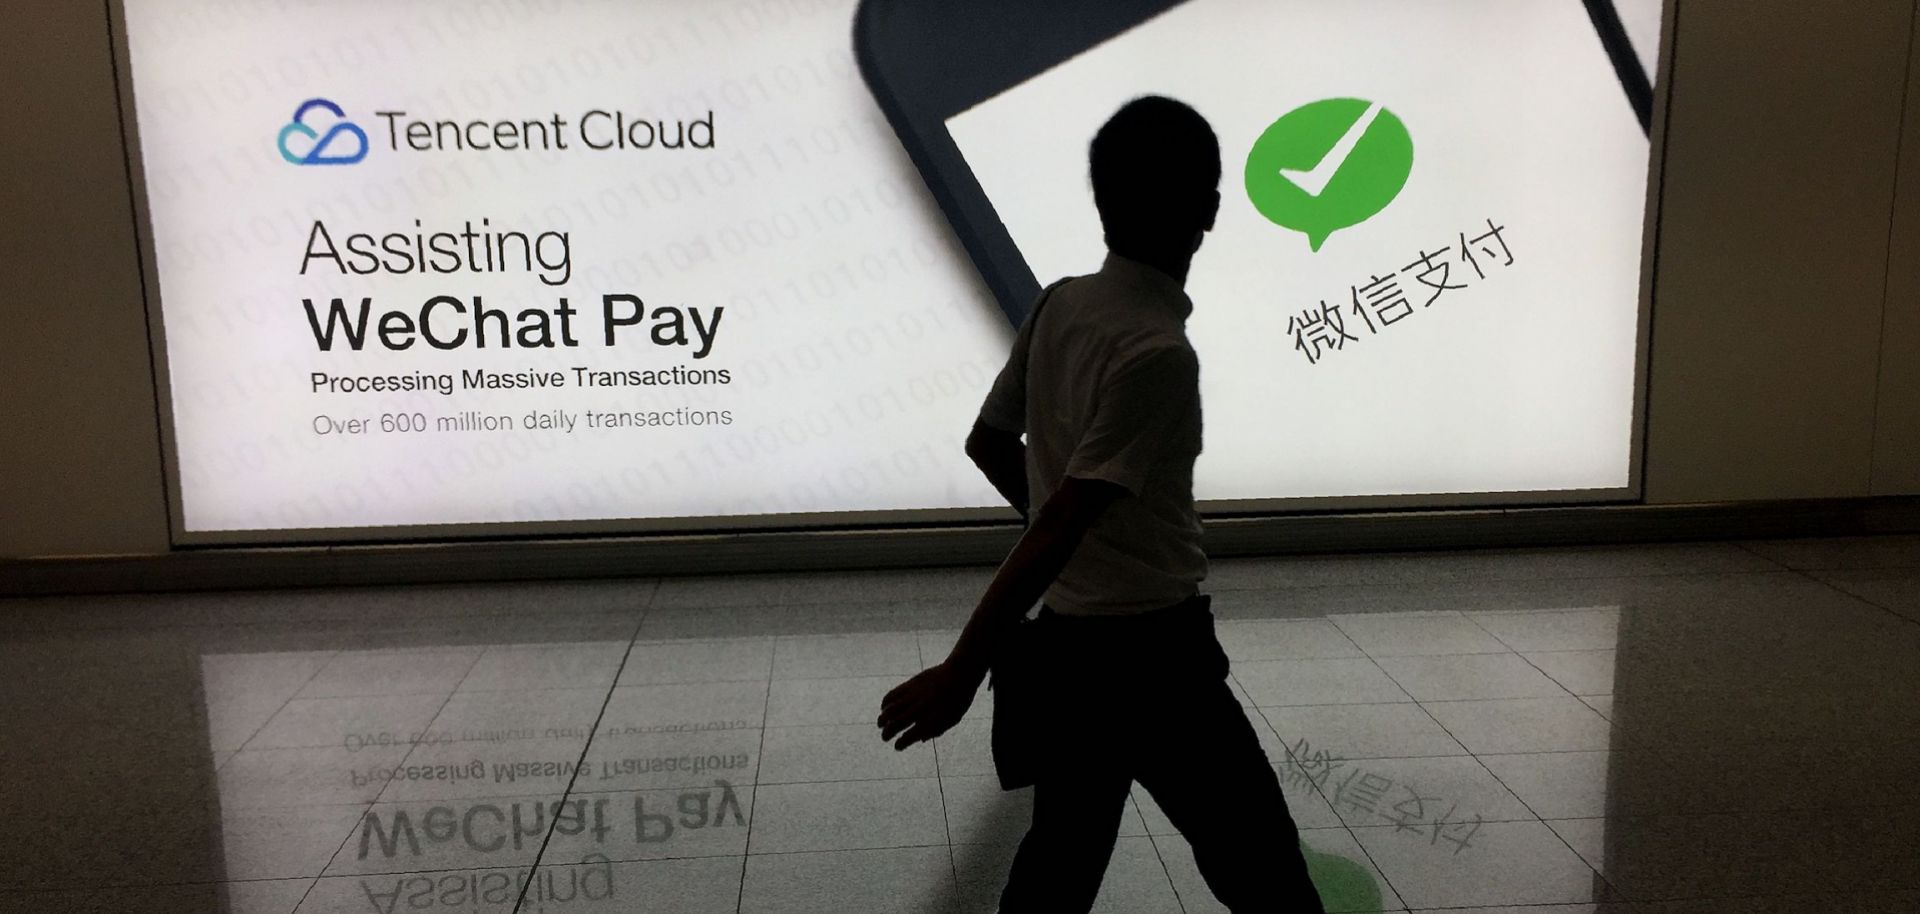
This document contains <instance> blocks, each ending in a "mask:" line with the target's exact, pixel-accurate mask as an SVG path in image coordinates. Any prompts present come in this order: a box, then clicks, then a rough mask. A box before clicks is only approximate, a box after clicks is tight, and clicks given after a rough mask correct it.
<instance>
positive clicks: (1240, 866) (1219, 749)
mask: <svg viewBox="0 0 1920 914" xmlns="http://www.w3.org/2000/svg"><path fill="white" fill-rule="evenodd" d="M1181 710H1182V715H1181V716H1182V718H1183V719H1184V720H1185V721H1186V722H1187V723H1185V724H1183V725H1182V726H1180V728H1179V729H1178V730H1170V731H1169V732H1168V733H1167V736H1166V738H1165V739H1164V740H1162V741H1160V743H1159V744H1158V746H1157V747H1156V749H1155V750H1154V751H1153V752H1151V753H1148V754H1147V757H1146V758H1145V759H1144V760H1142V761H1141V765H1142V767H1141V769H1140V774H1139V778H1140V785H1141V786H1142V787H1145V788H1146V789H1147V792H1148V793H1150V794H1152V795H1153V799H1154V801H1155V802H1157V803H1159V804H1160V809H1161V811H1162V812H1165V813H1166V814H1167V819H1168V820H1169V821H1171V822H1172V823H1173V826H1174V827H1175V828H1177V829H1179V830H1180V834H1182V835H1184V836H1185V837H1186V839H1187V843H1188V844H1190V845H1192V846H1193V859H1194V863H1196V864H1198V866H1199V869H1200V875H1201V877H1202V878H1204V879H1206V881H1207V887H1208V888H1210V889H1212V890H1213V895H1214V897H1215V898H1217V899H1219V900H1220V903H1221V904H1223V905H1226V906H1227V910H1229V911H1232V912H1233V914H1255V912H1258V914H1275V912H1287V914H1293V912H1301V914H1320V912H1321V911H1322V910H1323V909H1322V908H1321V905H1320V895H1319V893H1318V892H1316V891H1315V890H1314V887H1313V881H1312V880H1311V879H1310V878H1309V877H1308V875H1307V863H1306V860H1305V858H1304V857H1303V856H1302V855H1301V853H1300V835H1299V832H1298V831H1297V830H1296V829H1295V828H1294V825H1293V817H1292V816H1291V815H1290V814H1289V813H1288V812H1287V801H1286V798H1285V797H1284V796H1282V795H1281V793H1280V779H1279V778H1278V777H1277V776H1275V774H1274V771H1273V768H1272V766H1271V765H1269V764H1268V762H1267V756H1266V753H1265V751H1263V750H1262V749H1261V748H1260V739H1259V737H1258V736H1257V735H1256V734H1255V732H1254V729H1253V725H1252V724H1251V723H1249V722H1248V720H1247V714H1246V712H1244V711H1242V710H1241V709H1240V706H1239V703H1238V702H1236V701H1234V698H1233V693H1232V692H1231V691H1230V690H1229V689H1228V687H1227V684H1226V683H1225V682H1224V681H1215V682H1210V683H1206V684H1205V685H1204V686H1203V687H1201V688H1199V689H1198V695H1197V697H1195V698H1194V699H1193V700H1192V702H1191V703H1190V704H1189V703H1185V702H1183V703H1182V704H1181Z"/></svg>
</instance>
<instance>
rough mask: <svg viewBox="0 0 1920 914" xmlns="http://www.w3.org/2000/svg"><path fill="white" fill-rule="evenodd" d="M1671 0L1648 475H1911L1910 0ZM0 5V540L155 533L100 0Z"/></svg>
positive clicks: (1694, 485) (1716, 490) (143, 375)
mask: <svg viewBox="0 0 1920 914" xmlns="http://www.w3.org/2000/svg"><path fill="white" fill-rule="evenodd" d="M1677 19H1678V22H1677V27H1676V31H1675V35H1674V45H1675V58H1674V60H1675V63H1674V67H1673V73H1672V75H1673V86H1674V90H1673V97H1672V119H1671V123H1670V132H1669V134H1668V143H1669V145H1668V149H1669V151H1668V158H1667V170H1666V181H1665V187H1664V197H1665V200H1664V207H1665V209H1664V214H1665V221H1664V224H1663V227H1662V232H1661V235H1660V244H1659V269H1658V273H1657V276H1656V298H1655V306H1654V320H1653V337H1652V349H1651V355H1650V359H1651V361H1650V380H1649V383H1650V386H1649V402H1648V429H1647V449H1648V450H1647V463H1646V486H1647V496H1648V499H1649V500H1650V501H1655V502H1663V503H1681V502H1693V501H1713V500H1747V499H1771V498H1805V497H1820V496H1853V495H1867V494H1869V493H1875V494H1890V493H1898V492H1905V493H1920V358H1917V357H1920V273H1917V272H1916V269H1917V268H1916V264H1920V214H1917V213H1916V207H1920V91H1912V92H1909V91H1908V84H1909V79H1910V74H1909V70H1910V67H1909V63H1910V57H1911V55H1912V50H1913V49H1912V46H1911V45H1912V41H1911V36H1912V35H1913V34H1914V30H1915V26H1916V23H1915V0H1847V2H1844V3H1843V2H1809V0H1680V8H1679V11H1678V14H1677ZM22 23H24V24H25V27H24V28H22V27H21V25H22ZM10 25H11V26H12V27H11V28H9V29H6V30H0V118H4V120H0V123H5V124H9V125H33V129H32V130H21V129H19V128H18V127H17V126H16V127H15V128H14V129H13V131H12V132H11V133H10V135H9V141H8V142H7V143H5V144H0V194H3V196H0V199H4V201H5V206H4V208H0V245H3V246H0V251H4V252H5V258H4V260H0V262H3V263H5V267H4V269H0V307H3V308H5V313H6V316H7V319H8V320H9V321H10V322H11V326H10V327H9V332H6V333H0V381H3V382H4V385H5V386H4V391H5V393H4V399H0V423H3V424H0V429H4V431H0V556H22V555H44V554H97V553H129V552H133V553H138V552H156V551H162V550H164V549H166V548H167V521H166V508H165V497H164V489H163V486H162V482H161V472H160V466H159V447H158V443H157V434H158V433H157V429H156V428H155V420H154V413H153V406H154V402H153V389H152V380H151V369H150V364H151V363H150V358H149V355H148V351H147V332H146V325H145V317H144V312H143V310H142V305H141V300H140V277H139V270H138V264H137V254H136V249H135V244H134V237H133V234H132V228H131V226H132V219H131V216H130V203H129V200H128V194H127V186H126V174H125V169H124V165H123V162H122V159H121V153H120V139H119V126H118V114H117V112H116V106H115V100H114V99H115V96H114V89H113V81H112V64H111V54H110V51H109V42H108V36H107V28H106V20H105V14H104V12H103V5H102V4H99V3H73V2H71V0H23V2H17V3H15V4H13V6H12V9H11V22H10ZM1916 88H1920V87H1916ZM1903 107H1904V108H1905V110H1904V111H1903ZM1903 115H1904V118H1903ZM1903 125H1904V126H1903ZM1903 131H1904V135H1905V137H1906V142H1905V147H1904V151H1903V150H1902V148H1901V136H1902V133H1903ZM1896 184H1898V185H1899V187H1900V189H1901V191H1902V193H1901V197H1900V199H1901V206H1900V212H1899V216H1898V218H1897V219H1895V218H1892V216H1893V213H1894V211H1895V205H1894V200H1895V187H1896ZM1890 254H1891V259H1890ZM1890 263H1891V264H1892V267H1893V268H1892V269H1891V270H1889V264H1890ZM1883 324H1884V327H1885V331H1884V333H1883V331H1882V326H1883Z"/></svg>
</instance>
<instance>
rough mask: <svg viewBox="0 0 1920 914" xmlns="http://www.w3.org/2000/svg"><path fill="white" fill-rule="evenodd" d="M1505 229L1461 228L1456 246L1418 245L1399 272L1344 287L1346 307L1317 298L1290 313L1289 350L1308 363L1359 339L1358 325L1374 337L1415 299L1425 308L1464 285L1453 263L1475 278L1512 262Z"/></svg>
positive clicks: (1409, 309)
mask: <svg viewBox="0 0 1920 914" xmlns="http://www.w3.org/2000/svg"><path fill="white" fill-rule="evenodd" d="M1506 231H1507V229H1506V226H1503V225H1494V224H1493V220H1491V219H1489V220H1487V232H1486V234H1483V235H1480V236H1479V237H1476V238H1468V237H1467V233H1466V232H1461V233H1460V240H1459V244H1458V246H1457V247H1456V246H1455V245H1446V246H1444V247H1442V248H1440V249H1439V250H1436V251H1433V252H1432V253H1428V252H1427V251H1426V249H1424V248H1423V249H1421V251H1420V256H1419V257H1417V258H1415V259H1414V261H1413V262H1412V263H1409V264H1407V265H1406V266H1404V267H1401V268H1400V269H1399V270H1396V271H1393V272H1391V273H1389V274H1388V275H1386V276H1384V277H1382V276H1373V277H1371V278H1370V279H1369V280H1368V282H1367V283H1366V284H1365V285H1355V286H1351V287H1349V290H1350V292H1351V298H1352V302H1353V304H1352V307H1351V308H1347V307H1345V306H1341V305H1329V304H1327V302H1326V300H1325V299H1322V300H1321V301H1320V307H1318V308H1306V309H1303V310H1302V311H1301V312H1300V313H1299V314H1297V315H1292V316H1289V317H1288V318H1287V333H1288V334H1289V335H1291V336H1292V337H1293V348H1295V349H1297V350H1299V351H1300V352H1301V353H1302V354H1303V355H1305V356H1306V357H1307V362H1308V364H1313V365H1317V364H1319V363H1320V360H1321V359H1323V358H1325V357H1326V355H1327V353H1328V352H1333V351H1339V350H1342V349H1345V348H1346V347H1347V344H1348V343H1357V342H1359V341H1360V337H1359V336H1357V335H1355V332H1357V331H1358V330H1360V329H1361V328H1362V327H1364V328H1365V330H1366V332H1367V334H1368V335H1370V336H1373V335H1378V334H1380V333H1383V332H1385V331H1386V329H1387V328H1388V327H1391V326H1393V325H1394V324H1397V323H1399V322H1400V321H1402V320H1404V319H1406V318H1407V317H1408V316H1410V315H1412V314H1413V313H1414V311H1415V310H1416V309H1415V307H1414V302H1415V301H1416V300H1419V301H1420V306H1419V307H1420V308H1421V309H1425V308H1429V307H1432V306H1433V303H1434V302H1436V301H1439V300H1440V297H1441V296H1442V295H1445V294H1446V293H1448V292H1451V291H1453V290H1456V289H1465V288H1467V283H1468V278H1467V272H1466V270H1465V269H1462V270H1461V271H1460V273H1459V275H1457V276H1456V275H1455V273H1454V269H1453V268H1454V266H1455V264H1456V263H1459V264H1462V265H1464V267H1467V268H1471V269H1472V272H1473V276H1474V277H1475V279H1474V280H1473V281H1476V282H1477V281H1479V280H1484V279H1486V278H1487V271H1488V270H1490V269H1496V268H1504V267H1510V266H1512V265H1513V249H1512V248H1510V247H1508V246H1507V239H1506ZM1456 251H1458V254H1455V252H1456ZM1456 257H1457V260H1456V259H1455V258H1456ZM1401 277H1410V278H1411V279H1412V285H1411V286H1406V285H1403V284H1402V283H1401ZM1409 288H1411V290H1412V293H1411V294H1409V291H1408V290H1409ZM1349 314H1351V316H1352V317H1356V318H1359V325H1358V326H1354V332H1350V331H1349V330H1348V329H1347V328H1348V326H1349V325H1350V322H1349V320H1348V316H1349Z"/></svg>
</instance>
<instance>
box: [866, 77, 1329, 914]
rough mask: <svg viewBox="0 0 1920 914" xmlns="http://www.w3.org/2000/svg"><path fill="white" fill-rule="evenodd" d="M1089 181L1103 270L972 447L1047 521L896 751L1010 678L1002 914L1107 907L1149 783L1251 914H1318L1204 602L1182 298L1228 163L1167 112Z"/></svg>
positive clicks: (1211, 878) (1032, 330) (1032, 345)
mask: <svg viewBox="0 0 1920 914" xmlns="http://www.w3.org/2000/svg"><path fill="white" fill-rule="evenodd" d="M1089 158H1090V160H1091V163H1090V164H1091V169H1090V170H1091V173H1092V178H1093V196H1094V203H1095V205H1096V207H1097V208H1098V209H1099V211H1100V221H1101V223H1102V225H1103V226H1104V227H1105V230H1106V241H1107V248H1108V255H1107V259H1106V262H1105V263H1104V264H1103V265H1102V266H1101V268H1100V271H1099V272H1098V273H1094V274H1092V275H1089V276H1082V277H1078V278H1075V279H1071V280H1067V281H1065V282H1063V283H1061V284H1058V285H1056V286H1054V287H1053V288H1051V289H1049V290H1048V292H1047V293H1046V294H1045V295H1044V296H1043V298H1042V301H1041V302H1040V303H1039V304H1037V305H1036V306H1035V309H1034V313H1033V315H1032V316H1030V317H1029V318H1028V319H1027V321H1026V323H1025V324H1023V325H1022V326H1021V328H1020V332H1019V334H1018V335H1017V336H1016V338H1015V341H1014V347H1013V353H1012V356H1011V357H1010V358H1009V359H1008V360H1007V366H1006V368H1004V369H1003V370H1002V371H1001V372H1000V376H999V377H998V378H997V379H996V380H995V381H994V384H993V389H992V391H991V392H990V393H989V394H988V395H987V400H986V403H985V405H984V406H982V408H981V410H980V418H979V420H978V421H977V422H976V423H975V424H974V428H973V432H972V434H971V435H969V436H968V438H967V453H968V455H969V456H971V457H972V458H973V461H974V463H976V464H978V465H979V467H980V469H981V471H982V472H983V473H985V474H986V476H987V478H988V479H989V480H991V481H992V482H993V485H994V487H995V488H996V489H998V490H999V491H1000V492H1001V494H1002V495H1004V496H1006V498H1007V500H1008V501H1009V502H1011V503H1012V504H1013V506H1014V507H1015V508H1017V509H1019V510H1020V511H1021V513H1022V514H1023V515H1025V514H1027V513H1028V506H1029V505H1031V504H1038V505H1039V509H1038V510H1037V511H1036V512H1033V513H1032V514H1031V515H1030V517H1029V521H1030V522H1029V524H1028V527H1027V531H1026V534H1025V535H1024V536H1022V537H1021V538H1020V542H1019V544H1018V545H1017V546H1015V547H1014V550H1013V552H1012V553H1011V554H1010V555H1008V557H1007V560H1006V562H1005V563H1004V564H1002V565H1001V566H1000V570H999V572H998V573H997V574H995V575H994V578H993V583H992V584H990V585H989V586H988V587H987V592H986V595H985V596H983V597H982V598H981V600H980V604H979V607H978V608H977V609H975V610H974V613H973V617H972V618H971V619H970V620H969V621H968V623H967V626H966V629H965V630H964V631H963V632H962V633H961V635H960V638H959V640H958V641H957V642H956V643H955V645H954V647H953V651H952V653H951V654H949V655H948V657H947V659H946V660H945V661H944V662H942V663H940V664H939V665H937V666H934V667H933V668H931V669H928V670H926V671H925V672H922V673H920V674H919V675H917V676H914V677H913V678H911V679H909V680H907V681H906V682H905V683H902V684H901V685H900V686H899V687H897V688H895V689H894V690H893V691H892V692H889V693H888V694H887V696H886V698H885V699H884V701H883V703H882V707H881V714H880V727H881V733H882V736H883V737H884V738H886V739H889V740H891V739H893V738H894V737H896V736H899V737H900V739H899V742H898V743H897V745H898V746H899V747H900V748H905V747H907V746H909V745H912V744H913V743H916V742H919V741H921V740H925V739H931V738H934V737H936V736H939V735H940V734H942V733H944V732H946V731H947V730H948V729H949V728H951V727H952V726H953V725H954V724H955V723H958V722H959V720H960V719H961V717H962V716H963V715H965V713H966V710H967V708H968V706H970V705H971V704H972V703H973V697H974V693H975V692H976V691H977V690H978V688H979V686H980V683H981V681H982V680H983V679H984V678H985V677H986V675H987V673H988V670H989V668H991V669H992V670H993V672H994V688H995V693H994V694H995V708H994V715H995V721H994V738H993V741H994V758H995V763H996V765H997V767H998V768H999V771H1000V775H1001V781H1002V784H1003V785H1005V786H1008V787H1015V786H1021V785H1023V784H1024V783H1029V782H1031V783H1033V784H1034V793H1033V826H1032V828H1031V829H1030V830H1029V831H1028V832H1027V836H1026V838H1025V840H1023V841H1022V842H1021V844H1020V850H1019V853H1018V855H1017V856H1016V857H1015V858H1014V862H1013V872H1012V873H1011V875H1010V876H1009V878H1008V881H1007V887H1006V890H1005V892H1004V893H1002V895H1001V899H1000V910H1001V912H1002V914H1073V912H1084V911H1087V910H1088V909H1089V908H1091V907H1092V905H1093V901H1094V897H1095V896H1096V895H1097V894H1098V892H1099V889H1100V880H1101V877H1102V876H1103V874H1104V873H1105V871H1106V867H1107V860H1108V858H1109V857H1110V856H1111V855H1112V852H1113V847H1114V839H1115V836H1116V834H1117V833H1118V830H1119V826H1120V817H1121V814H1122V812H1123V811H1124V808H1125V804H1126V799H1127V793H1128V791H1129V789H1130V788H1131V786H1132V784H1133V782H1135V781H1138V782H1139V783H1140V784H1141V785H1142V786H1143V787H1145V788H1146V789H1147V791H1148V792H1149V793H1151V794H1152V795H1153V797H1154V799H1155V800H1156V801H1157V802H1158V803H1159V804H1160V808H1161V809H1162V810H1163V811H1165V812H1166V814H1167V818H1168V819H1170V820H1171V821H1172V822H1173V824H1174V826H1175V827H1177V828H1179V829H1180V832H1181V834H1183V835H1185V836H1186V838H1187V841H1188V842H1189V843H1190V844H1191V845H1192V846H1193V852H1194V859H1195V862H1196V863H1198V865H1199V868H1200V873H1201V875H1202V876H1204V877H1205V878H1206V880H1207V885H1208V886H1209V887H1210V888H1212V890H1213V893H1214V895H1215V896H1216V897H1218V898H1219V899H1220V901H1221V902H1222V903H1224V904H1225V905H1226V906H1227V907H1228V908H1229V909H1231V910H1232V911H1234V912H1235V914H1249V912H1256V911H1257V912H1277V911H1302V912H1319V911H1321V906H1320V901H1319V897H1318V895H1317V894H1316V893H1315V892H1314V889H1313V885H1312V883H1311V882H1310V881H1309V879H1308V877H1307V871H1306V864H1305V861H1304V860H1303V859H1302V856H1301V853H1300V848H1299V836H1298V834H1297V832H1296V831H1295V829H1294V824H1293V820H1292V818H1291V816H1289V815H1288V813H1287V805H1286V800H1285V799H1284V798H1283V797H1282V795H1281V792H1280V782H1279V779H1278V778H1277V777H1276V775H1275V774H1274V770H1273V768H1272V767H1271V766H1270V765H1269V764H1268V761H1267V758H1266V755H1265V753H1264V752H1263V751H1262V750H1261V748H1260V743H1259V740H1258V738H1257V737H1256V736H1255V734H1254V730H1253V727H1252V725H1251V724H1250V723H1249V722H1248V720H1247V717H1246V713H1245V712H1243V711H1242V710H1241V709H1240V706H1239V704H1238V703H1237V702H1236V701H1235V699H1234V696H1233V693H1232V692H1231V691H1230V689H1229V687H1228V686H1227V683H1226V675H1227V658H1226V654H1225V653H1224V652H1223V651H1222V650H1221V648H1220V644H1219V642H1218V640H1216V638H1215V637H1214V632H1213V615H1212V613H1211V612H1210V611H1209V609H1208V604H1207V598H1206V597H1205V596H1203V595H1201V594H1200V589H1199V585H1200V581H1201V579H1202V578H1204V577H1206V573H1207V558H1206V554H1205V553H1204V552H1203V551H1202V550H1201V545H1200V518H1199V515H1198V513H1197V512H1196V511H1195V509H1194V503H1193V464H1194V460H1195V458H1196V457H1198V456H1199V454H1200V362H1199V359H1198V358H1197V357H1196V356H1195V355H1194V351H1193V347H1192V345H1191V344H1189V343H1188V341H1187V335H1186V319H1187V315H1188V314H1189V313H1190V312H1191V311H1192V309H1193V304H1192V302H1191V301H1190V300H1189V299H1188V298H1187V296H1186V293H1185V292H1183V291H1182V286H1183V285H1184V283H1185V281H1186V277H1187V269H1188V267H1189V265H1190V264H1191V263H1192V260H1193V255H1194V252H1195V251H1197V250H1199V248H1200V242H1201V239H1202V238H1203V236H1204V235H1205V233H1206V232H1207V231H1208V230H1209V229H1211V228H1213V222H1214V217H1215V215H1216V214H1217V213H1218V212H1219V209H1220V192H1219V186H1220V146H1219V143H1218V141H1217V140H1216V139H1215V138H1214V135H1213V130H1212V128H1211V127H1209V126H1208V125H1207V122H1206V120H1205V119H1204V118H1202V117H1201V116H1200V115H1199V114H1198V113H1197V112H1195V111H1194V110H1193V109H1192V108H1189V107H1187V106H1186V105H1183V104H1181V103H1179V102H1176V101H1173V100H1171V99H1167V98H1159V97H1147V98H1141V99H1136V100H1134V101H1133V102H1130V103H1128V104H1127V105H1126V106H1125V107H1123V108H1121V109H1120V111H1119V112H1118V113H1117V114H1115V115H1114V116H1113V118H1112V119H1110V120H1109V121H1107V123H1106V125H1105V126H1103V127H1101V128H1100V131H1099V133H1098V134H1097V135H1096V136H1095V137H1094V139H1093V145H1092V148H1091V150H1090V156H1089ZM1023 434H1024V435H1025V436H1026V439H1025V442H1024V443H1023V442H1022V440H1021V436H1022V435H1023ZM1043 596H1044V598H1045V605H1044V606H1043V607H1042V608H1041V611H1040V614H1039V617H1038V618H1037V619H1036V620H1034V621H1032V622H1022V621H1021V620H1022V619H1023V618H1024V617H1025V615H1026V613H1027V610H1028V609H1029V608H1030V607H1032V606H1033V604H1034V603H1035V602H1036V601H1039V600H1040V599H1041V598H1042V597H1043ZM1021 626H1026V627H1025V628H1021ZM1016 629H1018V631H1017V632H1016Z"/></svg>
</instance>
